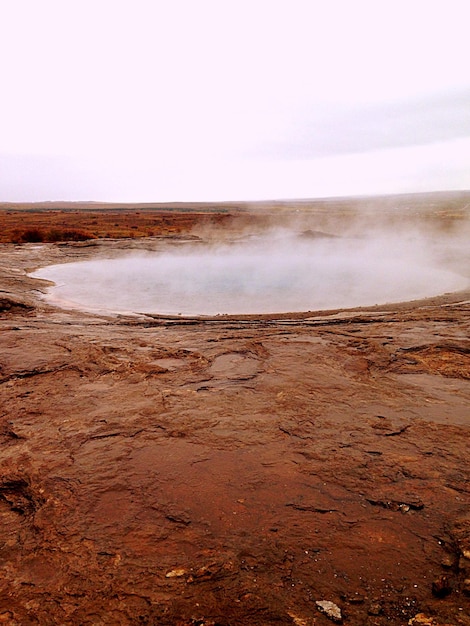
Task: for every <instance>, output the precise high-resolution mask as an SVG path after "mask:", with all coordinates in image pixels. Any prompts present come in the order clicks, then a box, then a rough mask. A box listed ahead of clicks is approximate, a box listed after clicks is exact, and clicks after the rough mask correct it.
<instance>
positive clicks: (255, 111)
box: [0, 0, 470, 199]
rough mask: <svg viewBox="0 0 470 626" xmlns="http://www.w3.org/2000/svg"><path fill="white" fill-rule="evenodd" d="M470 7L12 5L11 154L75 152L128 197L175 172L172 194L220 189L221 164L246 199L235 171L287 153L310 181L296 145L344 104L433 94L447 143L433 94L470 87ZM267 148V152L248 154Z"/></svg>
mask: <svg viewBox="0 0 470 626" xmlns="http://www.w3.org/2000/svg"><path fill="white" fill-rule="evenodd" d="M469 12H470V9H469V8H468V3H467V2H466V1H464V0H446V1H445V2H444V1H443V0H428V1H427V2H424V1H423V0H413V1H412V2H404V0H397V1H396V2H394V3H378V2H376V1H373V0H358V1H357V2H354V3H353V2H349V1H348V0H328V1H326V0H323V1H322V0H318V1H314V0H291V1H289V2H287V0H250V1H248V0H237V1H235V0H225V1H223V2H222V1H220V0H199V1H198V2H193V1H190V0H172V1H171V2H169V1H164V0H154V1H151V0H134V1H132V2H131V1H130V0H112V1H111V0H93V1H92V0H68V1H67V2H63V1H62V0H42V1H41V2H37V0H15V2H3V3H1V4H0V23H1V25H2V26H1V32H0V35H1V36H0V58H1V59H2V60H3V61H2V64H1V66H0V79H1V81H2V87H3V89H2V93H3V94H4V96H3V98H2V100H1V102H0V136H1V137H2V141H1V151H2V154H3V155H4V158H7V156H8V155H17V157H21V156H22V155H23V156H28V158H29V157H30V156H35V157H37V159H38V162H39V161H41V159H43V157H54V158H59V159H61V158H63V159H65V160H67V159H71V160H72V161H73V162H74V163H76V164H78V165H77V166H78V167H79V168H80V170H81V171H83V169H85V170H86V169H87V168H88V169H89V170H90V177H89V179H88V180H89V181H93V183H91V182H90V183H89V184H90V192H92V191H93V185H96V186H95V187H94V188H95V189H96V193H97V194H103V193H104V194H105V195H106V194H107V195H108V196H110V197H112V196H113V195H114V193H115V191H114V190H115V189H117V185H116V182H115V179H116V178H117V177H122V176H123V175H124V180H125V181H126V182H127V185H128V186H127V189H128V193H131V194H132V193H137V191H138V190H139V189H140V190H142V189H144V190H145V193H146V194H147V193H149V194H154V195H153V197H152V199H159V198H158V194H159V193H160V190H161V189H162V188H165V186H166V187H168V188H169V185H170V182H171V181H173V184H174V187H173V189H172V194H173V197H174V198H177V197H178V196H179V195H180V194H181V193H183V187H182V184H184V181H185V180H186V188H194V189H195V188H196V186H197V187H198V189H199V192H198V193H200V194H203V195H206V196H209V195H213V194H214V189H213V188H212V187H211V186H210V185H211V184H214V181H213V180H211V179H212V178H213V177H210V176H207V165H206V164H207V163H210V162H215V163H216V165H217V167H216V171H218V172H219V171H220V172H221V177H220V178H219V181H220V180H226V181H227V185H228V187H227V192H226V193H225V194H223V195H224V197H226V196H227V194H228V195H232V194H233V193H237V190H238V195H240V194H242V195H243V193H244V192H243V188H242V187H240V188H237V186H236V181H237V180H240V181H244V180H245V181H247V180H249V179H250V178H251V177H252V175H251V172H252V171H256V169H257V168H258V170H259V171H262V170H263V169H264V170H265V171H274V170H276V167H277V165H276V167H274V166H273V165H272V161H273V159H276V160H281V161H282V160H283V159H284V158H285V159H286V160H287V159H289V160H291V163H290V164H287V163H286V164H285V166H284V169H283V170H282V171H283V172H284V173H285V172H286V171H291V170H292V168H293V167H294V166H295V167H298V168H299V169H298V171H297V172H293V173H292V175H291V174H289V179H291V180H295V179H298V180H299V181H300V180H304V177H303V175H302V172H303V171H305V170H306V169H308V168H309V167H310V165H309V162H310V161H309V157H308V150H307V156H306V158H307V162H305V161H304V160H301V161H299V162H298V163H296V162H295V161H292V154H291V153H290V152H289V151H291V148H292V142H298V143H299V144H300V143H302V142H303V143H304V144H305V142H306V141H307V142H313V144H314V143H315V136H312V134H310V135H309V132H310V131H311V129H308V128H307V127H306V123H308V120H311V119H320V120H325V122H324V124H323V128H322V132H323V134H324V135H325V136H327V135H328V132H326V133H325V130H324V129H325V127H328V123H329V120H330V121H331V120H333V121H331V124H332V125H333V123H334V116H333V117H332V116H331V114H332V113H334V112H335V111H336V112H338V110H339V111H340V112H341V115H343V117H344V120H345V122H344V123H345V125H346V127H347V124H348V119H351V120H353V117H350V118H348V115H352V113H351V111H355V112H357V110H361V108H362V107H366V108H367V107H370V106H376V107H377V106H378V107H383V106H385V105H386V106H388V105H389V104H390V103H401V104H400V106H403V103H406V102H408V101H415V102H417V101H419V102H422V103H423V118H424V120H425V123H424V128H423V129H422V130H421V140H420V142H421V143H422V144H426V143H427V141H435V139H436V137H435V136H434V135H433V125H434V122H435V117H433V115H431V116H428V117H426V106H427V105H426V102H427V99H428V98H429V99H435V98H436V97H440V96H444V95H445V96H446V97H447V98H452V97H453V95H452V94H454V93H455V97H456V98H458V97H461V94H462V93H465V92H466V91H467V92H468V91H469V90H470V76H469V74H468V69H467V64H468V58H469V56H470V54H469V53H470V42H469V39H468V37H467V33H466V30H467V24H468V19H467V18H468V16H469ZM355 114H356V113H354V115H355ZM405 115H406V108H405ZM440 115H441V117H442V115H445V113H444V114H443V113H442V111H441V113H440ZM381 122H383V124H385V125H386V124H387V120H386V118H384V119H381V118H379V120H378V123H381ZM322 123H323V122H322ZM351 123H353V121H351ZM304 128H305V133H303V129H304ZM426 128H428V129H429V138H428V139H427V135H426ZM366 131H370V132H371V133H373V132H374V130H373V129H372V128H368V129H366ZM332 132H333V133H334V128H332ZM399 132H401V131H400V130H399ZM317 134H318V133H317ZM379 134H380V133H377V137H378V136H379ZM306 136H307V139H306V138H305V137H306ZM454 137H458V132H456V133H455V134H454ZM378 141H379V143H380V138H379V140H377V139H376V140H375V142H374V141H372V143H373V144H374V147H376V148H377V147H380V145H377V143H378ZM406 141H407V137H405V136H404V138H403V139H402V140H401V141H399V142H398V144H401V145H403V144H406ZM330 143H331V142H330ZM333 143H334V142H333ZM274 144H275V145H274ZM289 145H290V146H291V147H290V148H289ZM279 146H281V153H279ZM351 150H354V145H352V146H351ZM283 151H284V153H283ZM343 151H344V150H343ZM313 153H315V150H314V151H313ZM255 154H264V155H265V161H264V162H260V163H258V164H257V165H253V163H251V161H246V160H245V161H243V160H240V157H241V156H242V155H245V157H246V158H248V157H249V156H250V155H251V158H253V155H255ZM320 154H321V150H320ZM294 155H295V150H294ZM41 162H43V163H44V161H41ZM234 167H236V168H239V171H236V172H233V171H231V170H233V168H234ZM253 168H254V169H253ZM10 169H11V167H10ZM92 170H93V172H92ZM345 174H346V173H345ZM0 176H1V172H0ZM285 176H286V175H285V174H284V176H283V178H285ZM267 178H268V177H267V176H266V180H267ZM113 179H114V183H112V182H111V181H113ZM81 180H82V183H83V177H82V176H81ZM188 180H193V181H206V183H205V184H206V185H207V186H206V187H204V189H202V187H201V185H202V183H200V184H199V185H196V182H193V184H189V185H188V184H187V181H188ZM97 181H98V182H97ZM154 181H164V182H163V183H162V184H158V185H157V184H154ZM9 183H11V180H10V181H9ZM113 184H114V186H113ZM250 184H251V183H250ZM299 184H300V183H299ZM119 185H120V187H119V189H122V187H123V186H124V184H123V183H122V181H119ZM247 185H248V183H247ZM219 186H221V183H220V182H219ZM26 187H27V180H26V181H24V183H23V187H22V189H23V193H24V190H25V189H26ZM85 187H86V185H85ZM251 187H252V188H253V187H254V183H253V184H251ZM278 187H280V185H279V184H278V181H277V180H273V184H272V187H271V189H272V193H268V195H269V196H271V197H272V196H274V195H276V193H275V190H276V189H277V188H278ZM304 187H305V185H304ZM5 188H8V189H10V188H11V184H9V185H6V183H5V181H2V180H1V178H0V193H4V191H2V190H4V189H5ZM263 188H264V187H263ZM302 188H303V187H302ZM298 189H299V193H296V194H294V195H301V189H300V187H299V188H298ZM44 193H47V194H49V195H50V196H51V197H52V196H54V195H56V194H57V193H58V189H55V188H54V184H53V182H51V185H50V186H49V187H48V189H44ZM61 193H63V191H61ZM76 193H77V191H76V188H75V187H74V186H73V185H72V184H71V186H70V194H71V195H72V196H73V195H74V194H76ZM119 193H121V191H119ZM122 193H124V190H122ZM87 197H89V193H88V192H87ZM116 199H118V198H116Z"/></svg>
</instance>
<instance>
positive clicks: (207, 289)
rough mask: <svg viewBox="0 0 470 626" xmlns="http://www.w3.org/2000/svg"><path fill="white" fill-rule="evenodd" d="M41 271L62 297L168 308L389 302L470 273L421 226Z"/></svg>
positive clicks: (433, 290)
mask: <svg viewBox="0 0 470 626" xmlns="http://www.w3.org/2000/svg"><path fill="white" fill-rule="evenodd" d="M308 232H311V231H308ZM457 241H458V240H456V242H457ZM462 243H463V241H460V244H462ZM456 245H457V243H456V244H454V246H453V250H454V253H455V254H457V255H458V250H457V248H456ZM467 269H468V268H467ZM34 276H35V277H37V278H43V279H46V280H50V281H53V282H54V283H56V284H55V286H54V287H53V288H52V289H51V290H50V293H49V296H48V298H49V299H51V300H52V302H54V303H56V304H59V305H65V306H72V307H76V308H82V309H88V310H101V311H103V310H107V311H111V312H121V313H131V312H138V313H155V314H164V315H178V314H183V315H217V314H224V313H228V314H253V313H286V312H293V311H309V310H311V311H314V310H321V309H323V310H325V309H335V308H346V307H356V306H363V305H364V306H366V305H374V304H386V303H392V302H400V301H404V300H412V299H418V298H425V297H428V296H435V295H439V294H442V293H444V292H450V291H457V290H460V289H464V288H468V286H469V283H470V278H469V276H468V275H467V276H464V275H461V274H459V273H455V272H454V271H449V269H448V268H446V267H445V265H443V264H442V263H441V262H439V260H438V255H437V254H436V251H435V250H434V249H433V246H432V242H431V240H426V239H424V238H422V237H420V238H417V235H416V233H412V234H410V236H409V238H408V239H406V238H404V237H403V236H395V237H393V236H390V235H388V236H387V237H386V238H384V237H383V236H380V235H379V234H378V233H376V234H375V235H374V236H368V237H366V238H355V237H313V238H309V237H305V236H300V237H299V236H298V235H296V234H294V233H293V232H290V231H288V230H285V229H284V230H277V231H269V232H267V233H264V234H262V235H259V236H257V237H253V238H251V239H248V240H245V241H239V242H237V243H234V242H232V243H224V244H220V243H219V244H217V245H204V244H202V243H201V244H197V245H195V244H192V243H185V244H182V245H181V244H180V245H179V246H177V247H174V246H173V247H172V246H166V247H165V248H164V249H163V250H161V251H160V252H158V253H152V254H150V253H147V254H140V255H136V254H135V253H134V254H133V255H132V256H130V255H126V256H124V257H122V258H114V259H107V260H92V261H84V262H75V263H66V264H63V265H55V266H50V267H46V268H43V269H41V270H39V271H37V272H35V273H34Z"/></svg>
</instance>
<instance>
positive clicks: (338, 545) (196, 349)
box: [0, 194, 470, 626]
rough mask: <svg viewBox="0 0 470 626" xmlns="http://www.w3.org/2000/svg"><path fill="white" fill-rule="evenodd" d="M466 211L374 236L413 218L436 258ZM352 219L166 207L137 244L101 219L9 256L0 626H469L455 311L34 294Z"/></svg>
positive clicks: (290, 211)
mask: <svg viewBox="0 0 470 626" xmlns="http://www.w3.org/2000/svg"><path fill="white" fill-rule="evenodd" d="M469 201H470V194H466V195H465V194H461V195H457V196H452V197H444V196H436V197H434V198H431V197H430V196H426V197H424V198H415V199H409V198H408V199H401V200H400V201H398V200H397V201H393V200H392V199H386V200H382V205H380V202H379V201H377V206H379V208H380V207H381V209H382V210H383V211H382V216H383V220H384V221H385V223H386V226H387V228H395V227H396V226H397V224H398V225H399V224H401V223H402V222H403V215H404V214H405V213H406V215H407V217H408V218H411V219H412V220H414V221H415V222H417V223H418V222H419V223H423V224H425V228H426V229H427V230H429V229H433V232H435V237H436V238H437V239H438V238H439V237H443V238H445V237H446V236H447V234H448V232H449V230H451V231H453V232H454V231H455V232H456V233H457V234H458V233H459V232H460V233H461V232H462V231H463V229H464V227H466V224H467V218H468V203H469ZM394 202H396V205H395V204H394ZM413 202H414V204H413ZM410 203H411V205H410ZM358 204H360V202H359V201H357V202H356V203H355V204H354V203H351V206H348V205H347V204H346V203H345V201H342V202H338V204H337V205H335V206H333V205H332V204H331V203H324V204H321V203H320V204H317V205H314V206H311V207H305V206H301V205H300V204H297V205H295V204H293V205H292V206H280V205H279V206H277V207H274V208H273V209H272V210H271V211H269V210H268V209H267V208H266V207H264V206H263V207H251V210H250V211H248V210H246V211H243V210H242V209H237V210H233V207H232V210H231V209H230V207H226V208H224V212H223V213H217V212H214V211H213V209H212V208H211V211H209V212H204V211H202V210H199V208H198V209H197V211H195V212H193V213H191V211H189V209H188V211H189V214H190V217H189V218H188V211H187V210H186V209H185V211H183V212H181V211H178V210H175V211H171V210H169V209H165V211H166V213H165V215H164V219H165V220H167V221H166V222H163V221H161V218H162V216H161V215H159V210H158V209H157V208H154V209H150V208H146V209H145V211H143V210H142V209H139V211H140V215H142V214H143V215H144V216H145V219H146V220H149V221H151V220H154V221H155V223H154V226H153V229H152V236H151V237H149V233H148V232H147V231H145V232H144V230H142V232H141V230H139V229H140V222H138V221H137V222H136V223H135V224H131V227H132V225H136V226H138V228H136V229H135V230H136V231H138V232H139V233H141V234H144V235H146V236H145V237H142V238H139V237H137V236H136V237H134V238H130V237H128V238H124V239H119V238H116V237H114V236H113V233H112V232H109V228H108V227H109V224H111V223H112V224H117V225H118V226H114V228H115V229H119V228H120V227H119V224H120V219H121V218H122V220H123V221H124V217H123V216H126V217H125V219H126V220H127V219H128V215H129V213H128V212H127V213H126V211H127V209H122V208H121V209H120V210H117V209H106V208H105V207H104V208H100V210H99V211H97V216H94V217H93V218H91V219H92V221H96V224H93V227H94V230H92V231H91V234H92V235H93V237H95V239H92V240H89V239H87V240H85V241H83V242H82V241H80V242H77V241H76V242H68V243H48V242H47V237H40V238H39V240H38V241H39V242H38V241H36V242H34V241H30V242H29V243H8V237H6V236H5V237H6V242H5V243H3V244H2V245H1V247H0V331H1V334H0V390H1V396H0V398H1V404H0V446H1V447H0V467H1V474H0V623H5V624H11V625H18V626H20V625H21V626H26V625H29V624H40V625H48V624H63V625H69V624H70V625H72V624H74V625H75V624H77V625H87V624H89V625H91V624H93V625H100V624H103V625H104V624H106V625H107V624H123V625H124V624H126V625H127V624H158V625H169V626H170V625H179V626H190V625H199V626H209V625H213V626H215V625H216V624H217V625H224V626H229V625H230V626H232V625H240V626H241V625H247V624H250V625H268V624H286V625H288V624H290V625H295V626H311V625H313V624H316V625H317V626H327V625H328V624H331V623H333V621H341V620H342V621H343V622H344V623H345V624H351V625H362V624H370V625H375V626H385V625H388V624H397V625H401V624H404V625H406V624H411V625H414V626H417V625H419V624H427V625H429V626H439V625H441V626H443V625H445V624H449V625H453V626H457V625H466V626H469V625H470V508H469V505H470V486H469V485H470V483H469V479H470V458H469V454H468V449H469V427H470V339H469V337H470V294H469V293H468V292H467V293H463V292H461V293H458V294H447V295H444V296H442V297H437V298H433V299H428V300H423V301H416V302H411V303H402V304H396V305H386V306H376V307H370V308H362V309H355V310H347V311H328V312H321V313H319V312H317V313H315V312H309V313H304V314H301V313H296V314H291V315H283V316H276V315H272V316H239V317H237V316H232V317H224V316H219V317H216V318H201V319H197V318H190V319H184V318H178V317H173V318H170V317H168V318H164V317H159V316H151V315H146V316H144V315H140V316H130V315H129V316H127V315H118V316H113V315H98V314H92V313H87V312H82V311H78V310H65V309H60V308H57V307H54V306H52V305H51V304H48V303H47V301H46V300H44V298H43V294H44V292H45V290H46V287H47V286H46V284H45V283H44V282H42V281H39V280H36V279H33V278H31V277H29V276H28V274H27V273H28V272H30V271H32V270H34V269H35V268H38V267H41V266H44V265H47V264H49V263H58V262H67V261H70V260H78V259H87V258H92V257H93V258H96V257H99V256H103V257H109V256H112V255H117V254H119V253H120V252H121V251H123V250H126V251H128V250H129V249H147V250H149V249H153V246H155V245H157V244H158V245H161V244H162V241H164V239H162V238H165V237H168V236H170V237H180V238H181V239H182V240H184V238H185V237H192V238H194V237H200V238H204V237H207V236H209V235H208V234H207V232H208V230H207V229H208V226H209V225H210V224H212V225H214V223H215V225H216V226H217V229H216V231H215V232H216V234H215V235H211V236H217V237H229V236H232V235H233V232H235V231H236V229H237V228H239V229H242V228H243V229H246V228H249V227H252V228H253V229H256V228H260V227H262V226H263V223H264V222H270V221H272V220H273V219H274V216H277V217H276V219H277V218H278V217H279V216H280V215H281V216H284V217H285V216H290V218H293V216H294V214H296V215H297V217H298V212H299V211H300V212H303V211H310V218H311V223H309V226H310V227H311V228H318V229H319V230H322V231H327V230H328V229H329V232H333V230H334V231H335V232H336V231H341V229H342V228H344V227H345V217H347V216H348V215H349V213H348V211H349V210H351V211H354V212H356V210H357V208H358V206H357V205H358ZM353 205H354V206H353ZM351 207H352V208H351ZM374 208H375V209H376V206H375V205H374V203H373V202H372V201H371V200H369V201H368V205H367V207H366V209H367V211H366V217H367V218H368V219H369V218H370V213H371V212H372V211H374ZM100 211H101V212H100ZM109 211H112V212H113V213H112V218H111V216H110V214H109ZM335 211H336V213H335ZM12 215H14V216H15V219H14V220H13V219H12ZM83 215H86V217H87V219H90V216H89V214H88V213H83V214H82V213H80V212H79V211H78V212H77V211H75V209H73V208H69V207H67V208H66V209H64V210H58V209H57V208H54V210H53V211H50V210H49V208H42V209H41V210H36V211H35V210H34V208H31V207H28V208H27V210H26V208H25V207H5V208H4V209H3V210H2V211H0V220H4V221H3V222H1V223H3V224H6V223H7V222H8V224H9V225H10V226H11V230H10V231H9V232H10V233H13V231H14V232H15V233H16V235H15V236H16V237H17V239H16V241H24V240H25V238H24V237H23V238H22V237H21V233H24V232H25V231H27V230H28V229H32V228H36V229H37V228H45V227H44V226H41V224H39V225H38V223H37V222H35V223H34V224H33V222H34V220H39V219H43V220H44V219H45V216H46V218H47V220H49V222H48V225H47V229H49V230H48V232H49V231H50V229H51V228H55V229H57V228H59V227H60V228H62V229H63V230H64V229H65V230H67V229H69V228H75V229H78V228H80V229H83V228H85V225H84V224H83V223H80V224H78V222H79V220H78V217H77V216H79V217H82V218H83ZM51 216H52V217H51ZM71 216H75V217H74V218H73V219H74V220H77V221H76V223H74V224H73V225H71V224H70V223H68V222H67V220H70V219H71ZM312 216H313V217H312ZM139 217H140V216H136V215H135V214H133V218H134V219H136V220H138V218H139ZM290 218H289V219H290ZM83 219H84V218H83ZM162 219H163V218H162ZM8 220H9V221H8ZM28 220H30V222H28ZM31 220H32V221H31ZM100 220H101V221H100ZM158 220H160V221H158ZM172 220H173V221H172ZM184 220H186V222H184ZM59 221H60V224H59V223H58V222H59ZM13 222H15V223H14V224H13ZM183 222H184V223H183ZM12 224H13V225H12ZM103 224H105V226H103ZM126 224H127V222H126ZM159 224H160V226H161V229H160V227H159V226H158V225H159ZM312 224H313V226H312ZM10 226H9V228H10ZM101 226H103V228H101ZM121 226H122V224H121ZM126 227H127V226H126ZM145 227H146V228H147V226H145ZM163 227H164V228H163ZM90 228H91V225H90ZM122 228H124V226H122ZM198 228H199V230H198ZM86 229H88V226H87V227H86ZM189 229H192V230H191V231H190V230H189ZM227 229H228V230H227ZM5 232H6V230H5V229H4V234H5ZM106 235H109V236H108V237H106ZM102 237H104V238H102ZM26 239H27V238H26ZM13 240H15V239H14V237H13V236H10V238H9V241H13ZM4 241H5V238H4ZM455 256H458V258H454V257H453V254H452V249H450V250H449V251H445V253H444V252H443V257H445V258H446V262H447V263H448V265H449V267H454V268H455V269H458V271H460V272H462V273H464V274H465V275H468V276H469V278H470V256H469V255H468V254H467V256H465V255H463V256H462V253H461V250H460V251H459V254H458V255H455ZM325 602H326V603H325ZM328 602H330V603H333V604H327V603H328Z"/></svg>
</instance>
